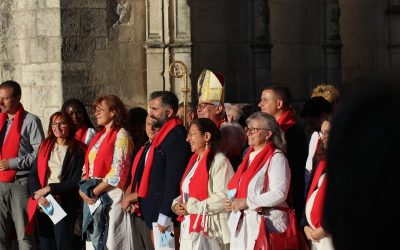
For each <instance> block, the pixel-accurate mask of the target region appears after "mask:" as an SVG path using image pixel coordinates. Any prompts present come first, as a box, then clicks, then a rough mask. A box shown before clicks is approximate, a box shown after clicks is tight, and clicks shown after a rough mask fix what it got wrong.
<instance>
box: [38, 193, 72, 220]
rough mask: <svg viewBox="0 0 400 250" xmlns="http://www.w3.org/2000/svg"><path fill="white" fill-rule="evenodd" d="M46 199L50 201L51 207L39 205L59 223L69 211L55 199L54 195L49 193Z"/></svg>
mask: <svg viewBox="0 0 400 250" xmlns="http://www.w3.org/2000/svg"><path fill="white" fill-rule="evenodd" d="M46 200H47V202H48V203H49V207H47V208H46V207H43V206H42V205H40V204H39V206H40V207H41V208H42V210H43V211H44V212H45V214H47V216H49V218H50V219H51V221H52V222H53V223H54V225H55V224H57V223H58V222H59V221H60V220H62V219H63V218H64V217H65V216H67V213H66V212H65V211H64V209H62V207H61V206H60V204H58V202H57V201H56V200H55V199H54V197H53V196H52V195H51V194H48V195H47V196H46Z"/></svg>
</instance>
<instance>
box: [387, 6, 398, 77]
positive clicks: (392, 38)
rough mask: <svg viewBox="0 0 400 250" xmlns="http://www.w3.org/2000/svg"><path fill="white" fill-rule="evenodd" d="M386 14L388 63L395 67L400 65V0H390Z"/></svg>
mask: <svg viewBox="0 0 400 250" xmlns="http://www.w3.org/2000/svg"><path fill="white" fill-rule="evenodd" d="M385 14H386V31H387V32H386V34H387V35H386V41H387V58H388V65H389V67H391V68H392V69H395V68H398V67H399V66H400V33H399V32H398V31H399V29H400V18H399V17H400V0H391V1H389V6H388V8H387V9H386V11H385Z"/></svg>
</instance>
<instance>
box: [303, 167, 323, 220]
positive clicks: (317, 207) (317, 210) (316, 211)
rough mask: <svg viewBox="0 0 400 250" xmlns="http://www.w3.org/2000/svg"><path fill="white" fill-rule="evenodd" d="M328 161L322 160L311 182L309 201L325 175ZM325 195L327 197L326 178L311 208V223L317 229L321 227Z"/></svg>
mask: <svg viewBox="0 0 400 250" xmlns="http://www.w3.org/2000/svg"><path fill="white" fill-rule="evenodd" d="M325 168H326V161H325V160H321V161H320V162H319V164H318V166H317V169H316V170H315V174H314V177H313V179H312V182H311V186H310V189H309V191H308V195H307V201H308V199H309V198H310V196H311V194H312V193H313V192H314V191H315V189H317V186H318V182H319V179H320V178H321V176H322V175H323V174H324V173H325ZM325 195H326V176H325V178H324V180H323V181H322V183H321V185H320V186H319V187H318V190H317V194H316V196H315V199H314V203H313V205H312V208H311V213H310V219H311V223H312V224H313V225H314V226H315V227H316V228H319V227H321V221H322V215H323V208H324V203H325Z"/></svg>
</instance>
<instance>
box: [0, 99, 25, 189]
mask: <svg viewBox="0 0 400 250" xmlns="http://www.w3.org/2000/svg"><path fill="white" fill-rule="evenodd" d="M24 114H25V110H24V107H23V106H22V104H20V105H19V108H18V111H17V113H16V114H15V116H14V119H13V121H12V123H11V127H10V130H9V131H8V134H7V136H6V137H5V138H4V141H3V145H2V147H1V149H0V160H3V159H10V158H15V157H18V150H19V142H20V139H21V128H22V122H23V120H24V117H23V116H24ZM6 122H7V114H6V113H3V112H1V113H0V131H1V130H2V129H3V126H4V125H5V124H6ZM16 173H17V172H16V171H15V170H5V171H0V181H1V182H14V180H15V174H16Z"/></svg>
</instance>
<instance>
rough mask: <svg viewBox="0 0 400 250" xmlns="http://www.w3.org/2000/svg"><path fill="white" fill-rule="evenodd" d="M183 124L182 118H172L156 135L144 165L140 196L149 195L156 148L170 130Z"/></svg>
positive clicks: (139, 190)
mask: <svg viewBox="0 0 400 250" xmlns="http://www.w3.org/2000/svg"><path fill="white" fill-rule="evenodd" d="M181 124H182V121H181V119H179V118H176V117H175V118H172V119H171V120H169V121H167V122H166V123H165V124H164V125H163V126H162V127H161V129H160V130H159V131H158V133H157V135H156V136H155V137H154V140H153V142H152V143H151V145H150V148H149V154H148V156H147V161H146V164H145V166H144V170H143V175H142V180H141V182H140V186H139V189H138V197H141V198H145V197H146V196H147V192H148V189H149V183H150V173H151V168H152V167H153V158H154V149H155V148H157V147H158V146H160V144H161V143H162V142H163V140H164V139H165V137H166V136H167V135H168V134H169V132H170V131H171V130H172V129H174V128H175V127H177V126H178V125H181Z"/></svg>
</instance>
